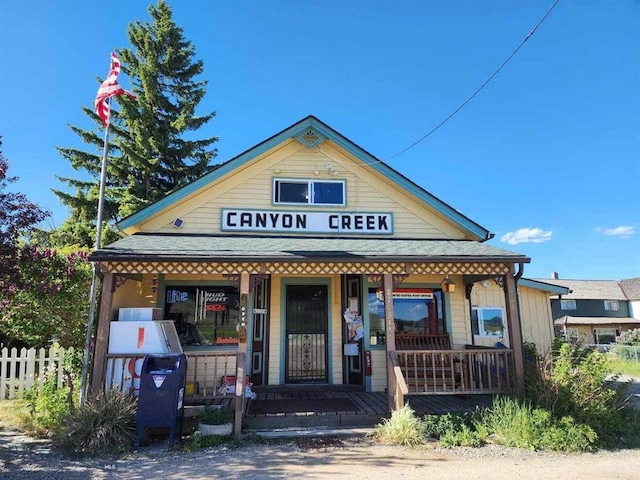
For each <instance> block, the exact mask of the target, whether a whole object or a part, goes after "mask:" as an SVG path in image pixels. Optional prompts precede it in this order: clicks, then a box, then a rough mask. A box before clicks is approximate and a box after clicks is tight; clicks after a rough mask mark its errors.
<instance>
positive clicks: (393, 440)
mask: <svg viewBox="0 0 640 480" xmlns="http://www.w3.org/2000/svg"><path fill="white" fill-rule="evenodd" d="M373 437H374V438H376V439H377V440H379V441H381V442H384V443H388V444H391V445H404V446H410V447H413V446H416V445H422V444H424V443H425V441H426V432H425V424H424V422H423V421H422V420H421V419H420V418H418V417H416V415H415V412H414V411H413V410H412V409H411V408H410V407H409V405H405V406H404V407H402V408H400V409H398V410H395V411H393V412H392V413H391V418H385V419H384V420H383V421H382V422H381V423H379V424H378V425H376V427H375V429H374V432H373Z"/></svg>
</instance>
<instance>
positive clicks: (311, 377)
mask: <svg viewBox="0 0 640 480" xmlns="http://www.w3.org/2000/svg"><path fill="white" fill-rule="evenodd" d="M285 288H286V294H285V299H286V300H285V301H286V317H285V318H286V319H285V323H286V326H285V333H286V348H285V365H286V368H285V379H284V381H285V383H328V373H327V336H328V328H329V310H328V308H329V305H328V287H327V285H286V287H285Z"/></svg>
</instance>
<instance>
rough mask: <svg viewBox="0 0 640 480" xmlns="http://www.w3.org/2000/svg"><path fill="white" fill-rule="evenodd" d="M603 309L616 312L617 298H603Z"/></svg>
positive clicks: (618, 307) (617, 308)
mask: <svg viewBox="0 0 640 480" xmlns="http://www.w3.org/2000/svg"><path fill="white" fill-rule="evenodd" d="M613 307H615V308H613ZM604 309H605V310H606V311H607V312H618V311H619V310H620V302H618V300H605V301H604Z"/></svg>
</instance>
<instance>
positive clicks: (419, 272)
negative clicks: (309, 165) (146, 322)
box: [91, 234, 529, 433]
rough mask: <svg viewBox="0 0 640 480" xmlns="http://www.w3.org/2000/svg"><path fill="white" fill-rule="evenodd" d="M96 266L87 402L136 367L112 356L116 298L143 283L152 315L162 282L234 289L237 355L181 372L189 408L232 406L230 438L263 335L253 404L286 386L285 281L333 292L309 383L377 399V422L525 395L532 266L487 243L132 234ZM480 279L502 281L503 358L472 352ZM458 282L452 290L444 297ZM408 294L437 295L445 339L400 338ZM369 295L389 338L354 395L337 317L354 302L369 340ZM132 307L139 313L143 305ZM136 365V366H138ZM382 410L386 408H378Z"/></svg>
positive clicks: (204, 355) (197, 362)
mask: <svg viewBox="0 0 640 480" xmlns="http://www.w3.org/2000/svg"><path fill="white" fill-rule="evenodd" d="M221 245H224V248H223V247H221ZM230 252H232V253H230ZM92 260H96V261H98V262H99V266H100V271H101V275H102V287H101V288H102V289H101V300H100V302H101V303H100V312H99V320H98V326H97V330H96V347H95V352H94V360H93V368H92V378H91V387H92V389H93V390H94V391H99V390H100V389H101V388H103V387H104V386H105V385H116V384H118V381H116V380H117V379H118V378H120V379H124V378H125V377H127V372H131V366H130V365H131V360H132V355H120V356H118V355H112V354H109V353H108V338H109V325H110V322H111V321H112V320H113V319H114V312H115V311H116V310H117V308H116V306H115V305H116V304H114V293H115V292H116V291H117V289H118V288H119V287H120V286H121V285H123V284H124V283H126V282H128V281H133V282H137V283H136V285H138V286H141V289H142V290H143V291H142V294H144V293H146V292H144V286H145V282H147V283H146V285H150V287H151V292H150V293H151V295H146V296H145V297H151V302H152V303H151V305H153V306H158V307H161V306H162V305H163V303H161V301H160V300H158V298H159V297H158V293H157V291H158V290H159V287H158V284H159V285H160V288H161V287H162V285H163V282H164V279H171V278H178V277H179V278H193V279H202V278H204V277H211V278H214V277H215V278H220V279H221V281H226V282H228V283H229V284H230V285H231V286H234V288H237V292H238V300H239V302H238V303H239V308H238V312H240V313H239V315H240V317H239V319H238V323H237V327H236V328H237V331H238V335H237V340H236V342H235V344H234V345H226V346H224V347H223V348H221V347H217V348H216V347H212V348H200V349H197V350H185V354H186V356H187V365H188V367H187V387H186V391H185V401H186V402H187V403H188V404H189V403H191V404H197V403H200V404H203V403H209V402H212V401H216V402H217V401H227V400H228V399H229V398H230V397H232V398H233V403H234V404H235V408H236V412H237V415H236V433H239V432H240V431H241V425H242V422H243V421H244V419H243V416H244V417H246V416H247V415H251V409H250V408H248V407H249V406H250V405H247V401H246V399H245V388H246V385H247V382H246V381H244V380H245V379H246V378H247V376H249V377H251V378H253V375H254V374H255V365H256V363H255V359H256V358H257V357H258V356H256V351H255V348H256V347H255V346H256V345H257V344H256V341H255V338H256V336H257V333H256V332H258V333H260V335H262V338H263V340H262V341H263V343H264V345H266V347H264V348H265V350H263V351H262V352H260V354H261V355H260V358H264V359H265V363H264V366H265V367H266V368H267V369H268V372H267V373H265V374H263V377H262V378H263V379H264V381H263V382H261V383H258V384H256V385H255V386H254V391H256V392H258V395H259V397H258V400H259V399H260V395H262V394H265V395H266V394H267V392H266V391H263V390H262V389H263V388H265V389H268V388H276V389H277V388H280V387H282V388H284V387H289V386H290V385H288V384H287V382H286V376H285V375H284V374H283V368H284V367H283V362H284V360H285V359H286V358H287V357H286V355H285V353H278V352H285V350H284V344H283V341H284V340H286V339H287V338H288V334H287V333H286V331H285V330H284V328H283V326H284V324H285V318H286V312H285V311H284V309H283V306H282V305H279V304H277V302H280V301H281V298H282V296H283V293H282V292H281V291H280V290H277V289H278V288H279V285H286V281H287V280H283V279H296V278H302V279H307V281H313V280H314V279H325V280H324V281H325V282H326V284H327V285H328V286H327V289H328V292H329V299H328V300H327V308H328V310H327V315H328V317H329V322H330V326H332V328H330V329H329V330H328V336H327V337H326V338H327V341H326V344H324V345H323V346H322V348H324V349H326V350H325V351H326V352H327V355H328V361H327V363H326V366H325V368H327V374H326V378H325V380H324V381H323V382H315V383H320V384H321V386H322V387H324V388H326V389H327V392H329V393H331V392H333V390H340V389H341V388H353V390H354V394H355V393H362V394H372V395H371V396H367V397H364V398H369V399H374V398H377V399H378V400H377V407H376V410H375V411H376V414H377V413H378V410H381V409H383V406H384V409H385V411H386V412H387V413H388V412H389V411H391V410H394V409H397V408H400V407H401V406H402V405H404V404H405V403H406V401H407V398H409V399H411V404H412V407H413V405H414V404H416V405H419V404H421V402H427V403H428V401H427V398H428V397H429V399H430V397H442V399H441V400H435V399H433V400H430V401H431V402H437V403H438V404H440V405H441V406H444V405H446V404H451V408H455V402H454V401H453V399H454V398H462V397H463V396H464V397H466V396H478V397H480V396H483V395H491V394H495V393H508V392H513V391H518V390H519V389H521V388H522V386H523V383H524V366H523V352H522V334H521V329H520V319H519V313H518V308H517V301H516V286H515V282H516V280H517V277H518V276H519V275H520V274H521V272H522V267H523V265H522V264H523V263H525V262H528V261H529V259H528V258H526V257H523V256H521V255H519V254H514V253H512V252H507V251H504V250H500V249H496V248H494V247H490V246H487V245H484V244H482V243H476V242H468V241H452V240H447V241H443V240H391V239H342V238H332V239H316V238H300V237H297V238H273V237H270V238H265V237H259V238H258V237H255V238H253V237H252V238H246V237H241V236H220V235H196V236H188V237H184V236H178V235H146V234H145V235H142V234H139V235H132V236H130V237H126V238H124V239H122V240H119V241H118V242H116V243H114V244H112V245H109V246H107V247H104V248H103V249H102V250H100V251H97V252H95V253H94V254H92ZM486 278H498V279H500V282H501V284H502V285H503V291H504V298H505V300H506V301H505V305H506V308H505V321H506V327H507V328H506V331H507V332H508V345H509V346H510V348H491V347H487V346H483V345H476V344H474V341H473V333H472V332H471V327H470V324H471V321H470V316H469V315H470V304H469V301H468V300H469V292H470V286H472V285H473V283H474V282H476V281H479V279H486ZM309 279H311V280H309ZM349 279H354V280H358V282H354V285H357V286H356V287H355V289H354V291H355V293H353V292H350V291H348V290H349V288H350V287H349V286H348V285H349ZM194 281H195V280H194ZM289 281H290V280H289ZM265 282H270V284H271V286H272V287H273V290H275V291H270V293H269V292H268V290H269V289H266V290H264V285H265ZM276 282H278V284H277V283H276ZM454 282H455V284H456V285H457V289H455V290H454V288H451V287H447V288H445V287H444V285H445V284H447V285H449V284H450V283H454ZM408 283H410V284H413V285H427V286H430V287H429V288H431V289H433V288H434V286H435V287H436V288H438V289H441V290H439V293H438V295H439V297H438V301H439V302H440V303H441V308H442V311H443V312H444V313H446V317H447V318H446V322H445V323H441V324H440V325H439V328H438V330H440V331H437V330H436V332H433V333H424V334H413V335H411V334H407V333H402V334H401V333H400V332H398V333H396V322H395V320H396V315H395V314H394V291H395V290H396V289H397V288H399V287H400V286H401V285H407V284H408ZM136 288H138V287H136ZM261 288H262V289H263V290H264V291H265V292H267V293H266V294H265V298H266V299H267V301H265V302H264V303H263V304H261V305H260V308H255V307H256V304H255V303H254V302H253V301H252V299H254V298H256V296H258V295H257V293H256V292H257V291H258V290H259V289H261ZM138 290H140V288H138ZM132 291H133V290H132ZM371 291H374V292H376V291H377V292H379V294H380V296H381V299H382V303H381V305H384V308H383V309H381V311H380V314H379V315H378V316H377V317H376V322H379V323H380V324H381V328H384V330H385V337H384V341H382V342H376V343H374V338H375V337H371V339H370V338H369V335H368V334H366V335H365V337H364V338H363V339H361V340H360V342H361V343H360V348H359V349H358V350H357V351H358V355H359V356H358V357H357V360H358V361H359V362H361V365H362V370H361V372H362V374H361V377H360V379H359V380H358V382H359V383H358V384H357V385H352V384H349V382H348V381H347V377H346V376H345V375H346V374H345V369H346V368H347V367H346V366H345V365H347V363H345V362H344V361H345V360H347V359H345V358H344V357H343V351H342V347H343V343H345V341H346V340H345V337H346V332H345V330H344V329H343V327H344V325H343V321H342V313H343V311H344V310H345V308H348V307H349V306H350V304H351V302H352V301H353V299H354V298H355V299H356V300H355V301H356V302H360V303H359V307H358V308H359V310H360V312H362V313H363V316H364V322H365V328H367V323H368V321H369V318H368V315H367V312H366V311H365V310H366V309H365V308H364V307H365V306H366V304H365V303H364V298H365V297H366V295H367V292H371ZM358 299H359V300H358ZM131 301H140V297H139V298H138V300H136V299H131ZM263 307H264V308H263ZM257 318H265V319H267V323H265V324H264V325H266V326H267V328H266V329H262V327H260V328H257V327H256V324H255V322H256V319H257ZM421 325H424V327H422V328H424V330H425V331H429V332H430V330H429V329H430V328H431V327H430V326H428V325H426V323H425V322H422V323H421ZM367 333H368V330H367ZM436 340H438V341H437V342H435V343H433V342H434V341H436ZM120 357H121V358H120ZM140 359H141V358H137V359H136V358H133V363H134V365H135V362H136V361H137V360H140ZM367 361H370V362H371V364H370V365H369V367H371V368H367ZM133 371H135V368H134V369H133ZM223 378H225V379H232V380H233V381H235V385H233V387H234V388H233V389H230V390H225V391H222V390H221V388H220V387H221V386H222V385H221V383H222V379H223ZM114 379H115V380H114ZM121 383H122V384H123V385H124V382H121ZM134 384H135V379H131V384H130V385H129V387H128V388H131V386H132V385H134ZM301 386H304V387H312V386H313V387H317V386H318V385H301ZM125 387H126V385H125ZM325 394H326V393H325ZM452 396H454V397H452ZM381 398H384V400H385V401H384V402H383V404H381V403H380V399H381ZM225 399H226V400H225ZM356 405H358V404H357V403H356ZM425 405H426V403H425ZM426 408H427V407H426V406H425V409H426ZM363 411H366V409H364V410H363ZM280 413H282V412H280ZM284 413H286V412H284ZM254 415H259V414H257V413H255V414H254Z"/></svg>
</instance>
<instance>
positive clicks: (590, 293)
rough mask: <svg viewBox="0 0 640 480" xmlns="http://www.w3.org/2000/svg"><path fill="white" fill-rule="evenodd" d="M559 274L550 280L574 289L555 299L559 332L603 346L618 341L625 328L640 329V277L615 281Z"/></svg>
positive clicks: (552, 306)
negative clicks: (567, 276)
mask: <svg viewBox="0 0 640 480" xmlns="http://www.w3.org/2000/svg"><path fill="white" fill-rule="evenodd" d="M556 277H557V274H554V276H553V278H552V279H551V280H550V281H551V282H553V283H554V284H556V285H561V286H564V287H566V288H568V289H570V290H571V292H570V293H568V294H566V295H558V296H557V297H552V298H551V311H552V314H553V319H554V325H555V327H556V330H557V331H559V332H562V333H564V334H565V335H566V336H567V337H569V338H572V339H575V340H580V341H583V342H585V343H587V344H599V345H601V344H610V343H614V342H615V340H616V337H617V336H618V335H620V333H622V332H624V331H625V330H632V329H635V328H640V318H639V317H640V315H638V313H640V311H639V310H640V309H639V308H638V306H639V305H640V278H633V279H628V280H622V281H615V280H564V279H559V278H556ZM541 281H544V280H541ZM634 306H635V312H636V315H638V316H637V317H636V318H634V315H633V308H634Z"/></svg>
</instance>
